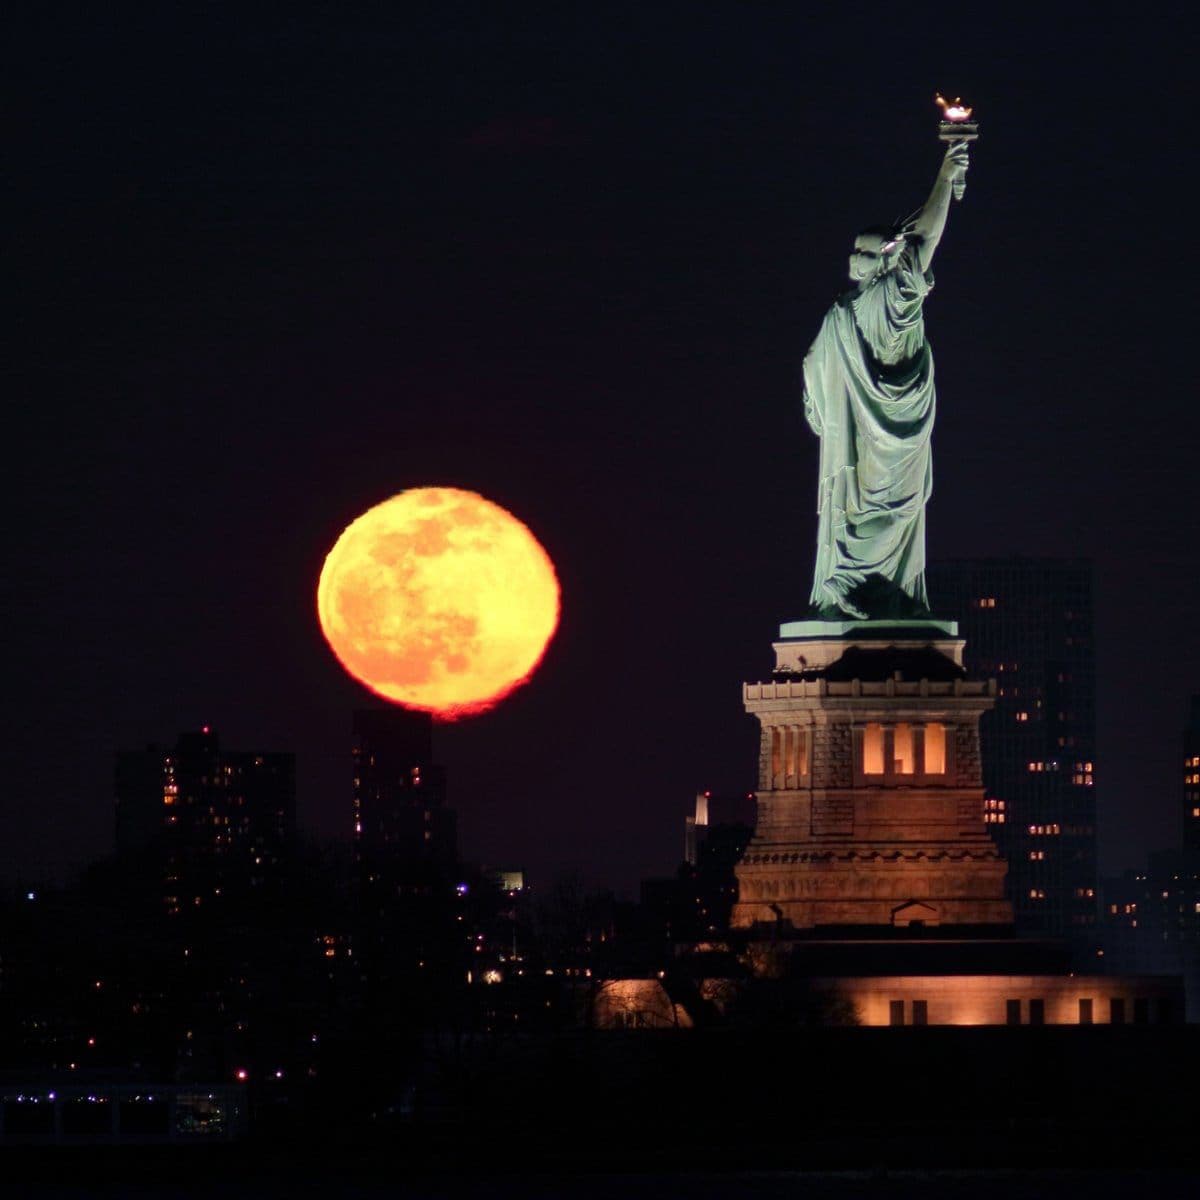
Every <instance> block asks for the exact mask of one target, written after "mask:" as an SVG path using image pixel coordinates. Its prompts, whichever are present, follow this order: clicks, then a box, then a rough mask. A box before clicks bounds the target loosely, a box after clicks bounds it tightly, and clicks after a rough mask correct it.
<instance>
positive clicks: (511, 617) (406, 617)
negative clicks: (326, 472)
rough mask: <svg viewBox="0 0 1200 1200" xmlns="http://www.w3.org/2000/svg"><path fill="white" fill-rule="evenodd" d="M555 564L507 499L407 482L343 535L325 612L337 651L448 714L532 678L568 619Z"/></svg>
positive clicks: (331, 562) (410, 700)
mask: <svg viewBox="0 0 1200 1200" xmlns="http://www.w3.org/2000/svg"><path fill="white" fill-rule="evenodd" d="M558 607H559V590H558V579H557V577H556V576H555V574H554V564H553V563H552V562H551V561H550V556H549V555H548V554H547V553H546V551H545V550H543V549H542V547H541V545H540V544H539V543H538V541H537V539H536V538H535V537H534V536H533V534H532V533H530V532H529V530H528V529H527V528H526V527H525V526H524V525H523V524H522V523H521V522H520V521H518V520H517V518H516V517H514V516H513V515H512V514H511V513H509V512H506V511H505V510H504V509H503V508H501V507H500V506H499V505H498V504H493V503H492V502H491V501H490V500H485V499H484V498H483V497H482V496H477V495H476V494H475V493H474V492H465V491H460V490H459V489H458V488H446V487H427V488H413V489H412V490H410V491H407V492H401V493H400V494H399V495H398V496H393V497H392V498H391V499H390V500H385V501H384V502H383V503H382V504H377V505H375V507H374V508H371V509H368V510H367V511H366V512H365V513H363V515H362V516H361V517H359V518H358V519H357V520H355V521H353V522H351V524H350V525H348V526H347V527H346V529H345V531H344V532H343V533H342V535H341V537H339V538H338V540H337V542H335V543H334V547H333V549H332V550H330V552H329V555H328V557H327V558H326V559H325V565H324V567H323V568H322V569H321V579H320V582H319V583H318V585H317V615H318V617H319V618H320V621H321V629H322V631H323V632H324V634H325V638H326V640H327V641H328V642H329V645H330V647H331V648H332V649H333V652H334V654H335V655H337V658H338V661H339V662H341V664H342V666H343V667H345V668H346V670H347V671H349V672H350V674H351V675H353V676H354V677H355V679H357V680H359V681H360V682H361V683H364V684H366V686H367V687H369V688H370V689H371V690H372V691H373V692H375V693H377V694H378V695H380V696H383V697H384V698H385V699H387V700H391V701H394V702H395V703H397V704H402V705H404V706H405V707H407V708H418V709H424V710H426V711H428V712H432V713H434V714H435V715H436V716H437V717H439V718H440V719H442V720H454V719H456V718H457V717H462V716H467V715H469V714H471V713H477V712H482V711H484V710H485V709H488V708H491V707H493V706H494V705H496V704H498V703H499V702H500V701H501V700H502V699H503V698H504V697H505V696H506V695H508V693H509V692H511V691H512V690H513V689H514V688H516V687H519V686H520V685H521V684H522V683H524V682H526V681H527V680H528V679H529V678H530V676H531V675H532V674H533V672H534V671H535V670H536V669H537V666H538V663H539V662H541V659H542V655H543V654H544V653H545V649H546V646H547V644H548V643H549V641H550V639H551V637H553V635H554V630H555V628H556V627H557V625H558Z"/></svg>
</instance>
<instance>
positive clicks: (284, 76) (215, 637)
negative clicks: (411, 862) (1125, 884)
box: [0, 3, 1200, 891]
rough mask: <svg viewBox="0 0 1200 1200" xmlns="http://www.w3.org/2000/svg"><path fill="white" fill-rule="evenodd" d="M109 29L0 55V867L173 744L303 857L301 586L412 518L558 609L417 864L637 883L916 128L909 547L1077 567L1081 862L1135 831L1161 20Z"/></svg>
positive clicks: (1187, 385) (1177, 702) (622, 20)
mask: <svg viewBox="0 0 1200 1200" xmlns="http://www.w3.org/2000/svg"><path fill="white" fill-rule="evenodd" d="M26 7H27V9H33V8H34V6H26ZM131 7H133V8H135V9H136V10H139V11H137V12H136V15H130V14H129V13H125V14H122V13H121V9H122V8H124V6H107V5H104V6H100V5H91V6H82V5H80V6H76V8H74V9H70V10H65V9H62V8H55V7H53V6H38V8H37V13H36V15H28V14H27V15H26V16H25V17H24V18H20V19H18V21H17V22H16V25H15V27H14V28H13V29H12V30H10V34H9V38H8V50H9V55H8V57H9V60H10V67H9V72H8V73H9V75H10V79H9V91H10V96H9V99H8V102H7V103H6V105H5V111H6V113H7V116H8V121H7V124H8V130H9V138H8V141H9V154H8V159H9V162H8V166H9V172H8V174H9V176H10V179H11V181H12V186H11V193H10V198H11V200H12V202H13V203H12V216H11V218H10V221H9V222H8V232H9V238H8V243H9V254H8V259H9V274H10V277H13V278H14V279H15V297H16V303H17V313H16V317H15V320H12V321H10V334H11V337H12V341H11V345H10V353H9V359H10V366H12V367H15V373H16V382H15V384H14V385H13V386H12V387H11V389H10V390H9V396H10V399H9V404H8V406H7V409H8V412H9V422H8V436H7V439H6V443H7V452H8V457H9V465H8V467H7V469H6V470H5V472H4V475H5V480H6V483H7V485H8V488H9V490H10V496H9V499H8V502H7V503H8V510H9V513H10V518H11V519H10V521H9V522H8V525H9V529H8V534H7V539H6V548H7V570H6V580H5V584H6V586H5V589H4V590H5V597H6V603H7V608H8V613H9V615H8V619H7V621H6V623H5V624H6V627H7V630H8V633H9V635H10V637H9V644H8V647H7V649H6V658H7V687H6V689H5V701H6V709H7V712H6V716H5V728H6V733H7V736H6V739H5V742H6V760H5V774H4V787H3V791H2V793H0V871H2V873H3V874H4V875H5V876H7V877H8V878H10V879H11V878H13V877H14V876H15V875H17V874H22V875H23V876H24V877H26V878H29V877H35V876H39V875H41V874H43V873H47V872H56V873H59V874H60V875H61V874H62V873H63V872H64V871H65V869H66V868H67V867H68V866H69V865H70V864H73V863H78V862H81V861H84V860H86V859H88V858H91V857H95V856H97V855H100V854H102V853H106V852H108V851H109V850H110V849H111V844H112V768H113V755H114V752H115V751H116V750H117V749H118V748H137V747H139V746H141V745H144V744H145V743H147V742H150V741H159V742H167V741H173V739H174V737H175V736H176V734H177V733H178V732H179V731H180V730H181V729H189V728H196V727H198V726H199V725H200V724H202V723H205V722H208V723H211V724H212V725H213V726H214V727H215V728H216V729H217V730H218V731H219V732H220V734H221V735H222V738H223V741H224V744H225V745H227V746H228V747H230V748H234V749H268V750H295V751H296V752H297V753H298V768H299V775H300V797H299V808H300V818H301V822H302V825H303V826H304V827H305V828H306V829H308V830H309V831H311V832H314V833H316V834H319V835H322V836H328V835H333V834H338V835H346V834H347V833H348V828H349V817H350V791H349V779H348V775H349V754H348V745H349V727H350V712H351V709H352V708H353V707H355V706H356V705H362V704H364V703H367V702H370V701H371V697H370V695H369V693H367V692H366V691H364V690H363V689H361V688H360V687H359V686H358V685H357V684H356V683H354V682H353V681H352V680H351V679H350V678H348V677H347V676H346V675H345V674H344V673H343V671H342V669H341V668H340V667H339V665H338V664H337V662H336V661H335V660H334V658H333V657H332V655H331V654H330V653H329V651H328V650H327V648H326V646H325V643H324V640H323V639H322V637H321V634H320V631H319V628H318V625H317V621H316V614H315V604H314V592H315V586H316V580H317V575H318V572H319V570H320V566H321V563H322V561H323V558H324V555H325V553H326V552H327V551H328V549H329V547H330V546H331V545H332V543H333V541H334V540H335V539H336V537H337V535H338V533H339V532H340V531H341V530H342V528H343V527H344V526H345V525H346V524H347V523H348V522H349V521H350V520H351V519H352V518H354V517H355V516H356V515H358V514H359V513H360V512H362V511H363V510H364V509H366V508H367V507H369V506H371V505H372V504H374V503H377V502H378V501H380V500H382V499H384V498H386V497H388V496H390V495H392V494H394V493H396V492H399V491H401V490H403V489H405V488H408V487H413V486H416V485H425V484H445V485H452V486H456V487H462V488H468V489H471V490H474V491H478V492H481V493H483V494H484V495H485V496H487V497H489V498H490V499H492V500H494V501H496V502H498V503H500V504H502V505H504V506H505V507H506V508H508V509H509V510H510V511H512V512H513V513H514V514H516V515H517V516H518V517H520V518H521V519H522V520H523V521H525V522H526V523H527V524H528V525H529V526H530V527H531V528H532V529H533V531H534V532H535V534H536V535H537V536H538V538H539V539H540V540H541V541H542V543H543V544H544V545H545V547H546V548H547V550H548V551H549V552H550V554H551V556H552V557H553V559H554V560H555V562H556V564H557V567H558V571H559V575H560V579H561V582H562V587H563V605H564V607H563V618H562V624H561V627H560V630H559V633H558V636H557V637H556V639H555V640H554V642H553V643H552V645H551V648H550V650H549V653H548V655H547V658H546V660H545V663H544V665H543V668H542V670H541V671H540V673H539V674H538V675H537V676H536V677H535V678H534V680H533V681H532V682H531V683H530V684H529V685H528V686H527V687H525V688H524V689H522V690H521V691H519V692H518V693H517V694H515V695H514V696H513V697H512V698H510V699H509V700H508V701H507V702H506V703H504V704H503V705H502V706H501V707H500V708H498V709H497V710H495V711H493V712H491V713H489V714H487V715H484V716H481V717H477V718H475V719H473V720H470V721H467V722H463V723H460V724H457V725H452V726H442V727H440V728H439V732H438V743H437V744H438V754H439V757H440V758H441V760H442V761H443V762H445V763H446V765H447V766H448V768H449V771H450V789H451V792H450V796H451V803H452V804H453V806H454V807H455V808H457V809H458V811H459V824H460V831H461V838H462V843H463V849H464V851H465V852H466V853H467V854H468V855H469V856H471V857H473V858H475V859H479V860H483V861H485V862H487V863H490V864H493V865H509V864H512V865H518V866H525V867H526V868H527V869H528V870H530V871H531V872H532V875H533V880H534V882H535V884H543V885H544V884H545V883H546V882H547V881H549V880H550V879H552V878H553V877H555V876H556V875H559V874H561V873H563V872H566V871H578V872H580V873H581V874H582V876H583V877H584V879H585V880H586V881H588V882H591V883H605V884H609V885H612V886H615V887H617V888H618V889H619V890H624V891H629V890H631V889H632V888H633V887H634V886H635V884H636V881H637V880H638V879H639V878H640V877H642V876H644V875H649V874H666V873H669V872H671V871H672V870H673V869H674V868H675V866H676V864H677V862H678V860H679V858H680V856H681V853H682V819H683V816H684V815H685V813H686V812H688V811H689V809H690V804H691V798H692V796H693V794H694V793H695V791H696V790H697V789H701V788H712V789H714V790H719V791H741V792H744V791H746V790H748V789H749V788H751V787H753V786H754V783H755V743H756V735H755V725H754V722H753V721H752V720H751V719H750V718H749V717H747V716H746V715H745V714H744V713H743V712H742V710H741V704H740V683H741V681H742V680H743V679H757V678H763V677H764V676H765V675H766V674H767V673H768V672H769V670H770V667H771V666H772V665H773V659H772V655H771V648H770V643H771V641H772V639H773V637H774V636H775V634H776V630H777V626H778V623H779V622H780V621H781V620H790V619H794V618H796V617H797V616H799V615H800V613H801V609H802V608H803V606H804V604H805V602H806V600H807V595H808V589H809V586H810V572H811V561H812V549H813V542H814V536H815V529H816V517H815V513H814V507H815V490H816V463H817V441H816V439H815V438H814V437H812V436H811V434H810V433H809V432H808V430H807V427H806V426H805V425H804V423H803V419H802V414H801V410H800V387H799V383H798V378H797V373H798V368H799V364H800V360H801V358H802V357H803V354H804V352H805V350H806V348H807V346H808V344H809V343H810V341H811V340H812V338H813V336H814V335H815V333H816V331H817V327H818V325H819V322H820V319H821V317H822V315H823V313H824V311H825V309H826V308H827V307H828V305H829V304H830V302H831V301H832V300H833V298H834V297H835V296H836V294H837V293H838V292H839V290H841V288H842V287H843V286H844V283H843V281H844V276H845V269H846V257H847V254H848V251H849V248H850V245H851V241H852V237H853V235H854V233H855V232H856V231H857V230H858V229H859V228H861V227H862V226H864V225H868V224H873V223H878V222H880V221H886V220H890V219H893V218H896V217H899V216H901V215H903V214H906V213H908V212H909V211H911V210H912V209H914V208H916V207H917V206H918V205H919V204H920V203H921V202H922V201H923V200H924V199H925V196H926V194H927V192H928V189H929V186H930V184H931V182H932V180H933V176H934V173H935V171H936V168H937V165H938V162H939V159H940V153H941V147H940V146H939V144H938V142H937V140H936V121H937V110H936V108H935V107H934V105H933V102H932V96H933V92H934V90H935V89H938V88H940V89H942V90H943V91H948V92H950V93H951V94H954V93H957V92H961V93H962V94H963V96H964V97H965V98H967V99H968V100H970V101H973V102H974V103H975V104H976V106H977V113H978V116H979V118H980V121H981V132H982V136H981V140H980V142H979V143H978V145H977V147H976V149H975V151H974V153H973V159H972V170H971V173H970V177H969V182H968V187H967V195H966V200H965V202H964V203H962V204H961V205H956V206H955V207H954V209H953V211H952V212H951V214H950V222H949V226H948V229H947V232H946V236H945V238H944V240H943V243H942V246H941V248H940V250H939V253H938V259H937V262H936V264H935V271H936V275H937V288H936V290H935V292H934V293H933V295H932V296H931V298H930V300H929V302H928V304H927V306H926V318H927V325H928V331H929V336H930V340H931V343H932V345H933V349H934V355H935V360H936V364H937V379H938V392H939V397H938V398H939V413H938V424H937V428H936V432H935V435H934V478H935V490H934V498H933V501H932V504H931V508H930V512H929V553H930V557H933V558H937V557H945V556H960V555H1009V554H1015V553H1024V554H1031V555H1053V556H1061V555H1077V554H1078V555H1086V556H1089V557H1091V558H1092V559H1093V560H1094V563H1095V572H1096V588H1097V610H1098V629H1097V636H1098V646H1099V658H1098V667H1099V674H1098V685H1099V695H1100V708H1099V713H1100V730H1099V735H1100V753H1099V760H1098V786H1097V793H1098V801H1099V805H1100V808H1099V813H1100V817H1099V819H1100V846H1101V866H1102V868H1103V869H1104V870H1106V871H1110V870H1113V869H1117V868H1121V867H1125V866H1132V865H1135V864H1136V863H1138V862H1139V861H1140V859H1141V858H1142V856H1143V855H1144V853H1145V852H1146V850H1148V849H1153V848H1156V847H1159V846H1163V847H1165V846H1169V845H1174V844H1176V843H1177V839H1178V829H1177V825H1178V805H1179V797H1180V788H1179V777H1178V769H1177V764H1178V757H1179V735H1180V730H1181V727H1182V725H1183V722H1184V717H1185V710H1186V703H1187V699H1188V696H1189V695H1190V693H1191V692H1193V691H1200V633H1198V632H1197V623H1196V621H1197V595H1198V592H1197V586H1196V584H1197V580H1196V549H1195V548H1196V545H1197V542H1198V540H1200V499H1198V488H1197V483H1196V470H1197V464H1198V461H1200V460H1198V458H1197V455H1198V454H1200V449H1198V447H1200V415H1198V411H1197V387H1196V380H1195V370H1194V366H1193V359H1194V352H1193V350H1192V348H1191V346H1190V345H1189V343H1190V342H1191V341H1192V340H1193V338H1194V332H1193V328H1192V320H1193V314H1194V312H1195V311H1196V308H1197V301H1196V278H1197V275H1196V250H1195V246H1196V240H1197V235H1196V227H1197V220H1196V214H1195V198H1196V189H1195V179H1194V175H1193V174H1192V162H1191V159H1192V157H1193V155H1194V149H1193V146H1194V136H1193V125H1194V122H1195V119H1196V113H1195V104H1194V99H1195V97H1194V94H1193V92H1192V90H1191V88H1190V86H1185V80H1186V79H1187V78H1190V77H1192V76H1191V68H1192V66H1193V64H1192V63H1191V61H1190V59H1191V56H1192V52H1193V47H1194V46H1195V44H1196V36H1197V33H1198V32H1200V31H1198V29H1197V24H1196V18H1195V17H1193V16H1192V15H1191V12H1192V11H1193V10H1192V9H1191V6H1185V5H1169V6H1167V5H1163V6H1151V8H1150V9H1149V10H1147V9H1145V8H1135V7H1134V6H1130V5H1120V6H1111V7H1110V6H1106V5H1091V4H1089V5H1069V6H1057V5H1045V6H1042V7H1041V8H1040V9H1032V10H1029V11H1017V10H1015V9H1014V7H1013V6H1010V5H1005V6H994V5H986V4H985V5H971V6H964V12H963V15H962V16H955V15H953V12H952V10H951V8H950V7H949V6H939V7H937V8H934V7H932V6H930V7H928V8H926V9H924V10H922V9H921V7H920V6H912V5H905V6H899V7H898V6H895V5H886V6H885V5H878V6H873V5H855V6H849V5H816V4H811V5H809V4H790V5H783V4H778V5H757V4H739V5H700V4H680V5H676V4H662V3H649V4H645V5H641V6H628V7H626V6H623V5H604V6H586V7H585V9H584V11H583V13H582V15H581V14H579V13H575V12H572V11H569V10H570V9H571V7H572V6H569V5H567V6H559V7H558V8H556V9H553V10H548V11H549V14H550V15H547V10H541V9H534V8H531V7H528V6H525V5H521V4H513V5H488V6H480V7H479V8H475V7H463V6H454V5H448V6H447V5H436V6H430V7H429V8H428V9H424V10H421V9H418V10H416V11H417V13H418V15H416V16H403V17H402V16H401V15H400V11H401V10H400V7H399V6H372V7H371V9H370V10H369V11H368V12H367V14H366V15H364V14H363V12H361V11H359V9H358V6H352V5H335V4H329V5H325V6H319V7H318V6H306V5H303V4H301V5H296V6H290V7H288V8H286V9H281V10H280V13H281V14H282V15H277V16H275V17H267V16H260V15H256V14H255V12H254V10H253V6H243V8H242V11H238V12H237V13H236V15H235V14H234V13H233V6H230V8H229V9H222V8H221V7H220V6H215V5H178V6H177V5H160V6H144V7H143V6H131ZM156 10H157V11H156ZM1064 10H1065V11H1064ZM1002 13H1003V14H1004V15H1001V14H1002ZM932 601H933V604H934V608H935V609H936V608H937V597H936V596H934V597H932Z"/></svg>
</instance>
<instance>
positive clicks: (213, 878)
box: [116, 725, 296, 916]
mask: <svg viewBox="0 0 1200 1200" xmlns="http://www.w3.org/2000/svg"><path fill="white" fill-rule="evenodd" d="M116 801H117V804H116V826H117V851H118V853H119V854H121V855H123V856H125V857H130V856H138V855H149V856H151V859H152V861H153V864H154V869H155V870H156V871H157V870H161V872H162V883H163V903H164V905H165V907H166V911H167V913H168V914H169V915H172V916H177V915H179V914H180V913H181V912H183V911H185V910H186V911H189V912H190V911H194V910H197V909H202V908H203V907H204V906H205V905H207V904H209V903H211V902H212V901H213V900H214V899H216V898H217V897H219V896H221V895H227V896H228V895H229V894H231V893H244V892H246V891H252V890H257V889H261V888H264V887H267V886H270V885H272V884H274V883H275V882H277V881H278V880H279V878H280V876H281V873H282V871H283V869H284V867H285V864H286V861H287V858H288V853H289V850H290V849H291V846H292V843H293V840H294V838H295V833H296V760H295V756H294V755H292V754H267V753H258V752H256V751H229V750H225V751H223V750H222V749H221V746H220V741H219V739H218V737H217V734H216V733H215V732H214V731H213V730H212V729H210V728H209V727H208V726H207V725H206V726H204V728H203V729H201V730H199V731H197V732H191V733H181V734H180V735H179V739H178V741H177V742H176V743H175V746H174V748H173V749H170V750H168V749H164V748H163V747H161V746H153V745H152V746H148V747H147V748H146V749H145V750H137V751H124V752H122V753H120V754H118V755H117V767H116Z"/></svg>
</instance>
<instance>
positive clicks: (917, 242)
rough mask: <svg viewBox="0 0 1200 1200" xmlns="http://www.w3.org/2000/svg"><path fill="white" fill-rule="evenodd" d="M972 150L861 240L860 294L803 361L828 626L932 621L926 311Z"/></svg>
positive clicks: (816, 607) (948, 163) (835, 313)
mask: <svg viewBox="0 0 1200 1200" xmlns="http://www.w3.org/2000/svg"><path fill="white" fill-rule="evenodd" d="M966 155H967V148H966V146H965V144H957V145H952V146H950V147H949V149H948V150H947V151H946V157H945V159H944V160H943V163H942V167H941V169H940V170H939V172H938V175H937V179H936V180H935V182H934V187H933V191H932V192H931V193H930V196H929V199H928V201H926V203H925V206H924V207H923V208H922V209H921V210H919V211H918V212H917V213H916V214H915V215H914V216H913V217H912V218H911V219H910V220H909V221H907V222H906V223H904V224H903V225H902V226H898V227H896V228H894V229H892V228H889V229H876V230H872V231H869V232H867V233H863V234H860V235H859V237H858V238H857V239H856V241H855V246H854V251H853V253H852V255H851V258H850V275H851V279H852V280H853V281H854V282H855V285H856V286H855V287H853V288H852V289H851V290H850V291H848V292H846V293H845V294H844V295H842V296H841V297H840V298H839V299H838V300H837V301H836V302H835V303H834V305H833V307H832V308H830V310H829V312H828V313H827V314H826V316H825V319H824V321H823V322H822V324H821V329H820V332H819V333H818V334H817V338H816V340H815V341H814V342H813V344H812V347H811V348H810V349H809V351H808V354H807V356H806V357H805V360H804V415H805V418H806V419H807V421H808V424H809V426H810V427H811V428H812V431H813V432H814V433H815V434H816V435H817V436H818V437H819V438H820V439H821V458H820V464H821V465H820V478H819V483H818V490H817V514H818V516H817V555H816V566H815V569H814V571H813V587H812V593H811V595H810V597H809V604H810V612H811V613H812V615H814V616H817V617H823V618H835V619H836V618H842V619H845V618H849V619H851V620H865V619H868V618H891V619H893V620H905V621H907V620H908V619H910V618H919V617H928V616H929V602H928V597H927V596H926V592H925V505H926V503H927V502H928V500H929V497H930V494H931V492H932V489H933V470H932V463H931V456H930V436H931V434H932V432H933V421H934V413H935V411H936V396H935V393H934V386H933V355H932V354H931V352H930V349H929V342H928V341H927V340H926V337H925V321H924V303H925V297H926V296H927V295H928V294H929V291H930V289H931V288H932V287H933V274H932V272H931V270H930V264H931V262H932V259H933V253H934V250H935V249H936V247H937V245H938V242H939V241H940V239H941V235H942V231H943V229H944V227H945V223H946V215H947V212H948V210H949V205H950V196H951V189H952V187H953V184H954V183H955V181H956V180H959V179H961V178H962V176H963V174H964V173H965V171H966V162H967V160H966Z"/></svg>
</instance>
